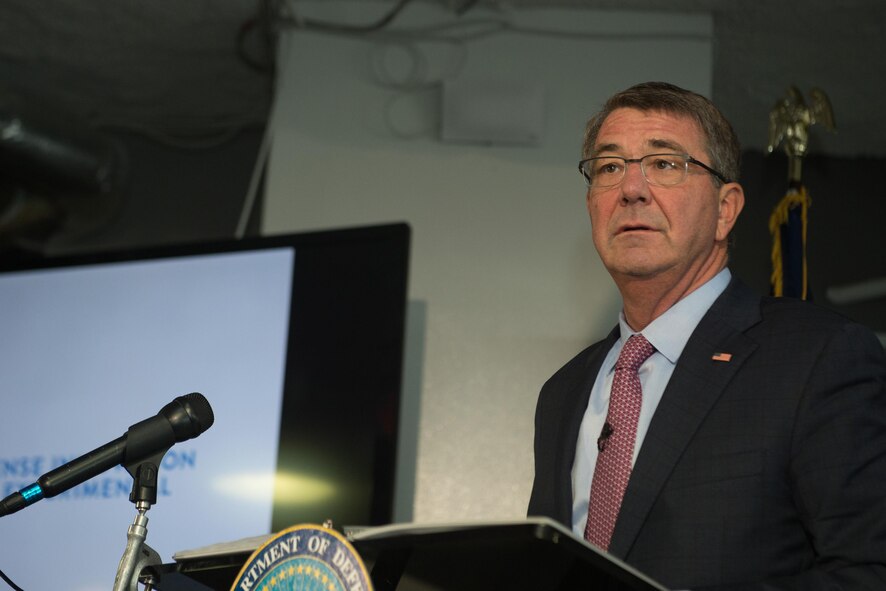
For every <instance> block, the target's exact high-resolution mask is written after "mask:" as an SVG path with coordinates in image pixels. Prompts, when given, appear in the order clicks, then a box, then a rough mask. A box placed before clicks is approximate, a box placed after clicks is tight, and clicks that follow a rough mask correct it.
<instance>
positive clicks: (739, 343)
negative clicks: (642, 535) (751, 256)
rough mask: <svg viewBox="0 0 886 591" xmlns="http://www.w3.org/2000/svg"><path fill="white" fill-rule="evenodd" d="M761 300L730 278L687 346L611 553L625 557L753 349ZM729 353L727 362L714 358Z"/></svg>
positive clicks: (660, 410) (640, 460)
mask: <svg viewBox="0 0 886 591" xmlns="http://www.w3.org/2000/svg"><path fill="white" fill-rule="evenodd" d="M759 308H760V298H759V297H757V296H756V295H755V294H753V293H752V292H751V291H750V290H749V289H748V288H747V287H745V286H744V284H742V283H741V282H739V281H737V280H735V279H733V280H732V282H731V283H730V284H729V286H728V287H727V288H726V290H725V291H724V292H723V294H722V295H721V296H720V297H719V298H718V299H717V301H716V302H714V305H713V306H711V309H710V310H709V311H708V313H707V314H705V316H704V317H703V318H702V320H701V322H699V324H698V326H697V327H696V329H695V331H694V332H693V333H692V336H691V337H690V338H689V341H688V342H687V343H686V347H685V348H684V350H683V352H682V354H681V355H680V359H679V361H678V362H677V366H676V367H675V368H674V373H673V374H672V376H671V379H670V381H669V382H668V385H667V387H666V388H665V391H664V394H663V395H662V399H661V402H660V403H659V405H658V408H657V409H656V411H655V415H654V416H653V418H652V422H651V423H650V425H649V430H648V431H647V433H646V437H645V439H644V441H643V447H642V449H641V450H640V453H639V455H638V456H637V461H636V463H635V465H634V469H633V472H632V473H631V479H630V481H629V482H628V488H627V490H626V491H625V496H624V500H623V501H622V506H621V511H620V513H619V517H618V521H617V523H616V526H615V532H614V533H613V537H612V542H611V544H610V546H609V552H610V553H612V554H613V555H615V556H618V557H619V558H625V557H626V556H627V554H628V552H629V551H630V549H631V546H632V545H633V543H634V541H635V540H636V538H637V535H638V533H639V532H640V529H641V527H642V526H643V523H644V522H645V520H646V517H647V515H648V514H649V511H650V509H651V508H652V505H653V504H654V503H655V500H656V498H657V497H658V495H659V493H660V492H661V489H662V487H663V486H664V484H665V482H666V481H667V479H668V476H669V475H670V473H671V471H672V470H673V468H674V466H675V465H676V464H677V462H678V461H679V460H680V457H681V455H682V453H683V451H684V450H685V449H686V446H687V445H689V442H690V441H691V440H692V437H693V436H694V435H695V432H696V431H697V430H698V427H699V425H700V424H701V423H702V421H703V420H704V418H705V416H706V415H707V414H708V412H709V411H710V409H711V407H712V406H713V405H714V404H715V403H716V401H717V399H718V398H719V397H720V396H721V394H722V393H723V391H724V390H725V389H726V387H727V385H728V384H729V382H730V381H731V380H732V378H733V376H734V375H735V373H736V372H737V371H738V370H739V369H740V368H741V366H742V365H743V364H744V362H745V361H746V360H747V358H748V357H749V356H750V355H751V353H752V352H753V350H754V349H755V348H756V346H757V345H756V343H755V342H754V341H752V340H751V339H749V338H748V337H746V336H745V335H744V331H745V330H747V328H748V327H750V326H752V325H753V324H756V323H757V322H759V319H760V311H759ZM721 353H727V354H730V355H731V357H729V358H728V361H726V360H723V358H722V357H721V360H719V361H718V360H715V359H712V357H714V356H715V355H717V354H721Z"/></svg>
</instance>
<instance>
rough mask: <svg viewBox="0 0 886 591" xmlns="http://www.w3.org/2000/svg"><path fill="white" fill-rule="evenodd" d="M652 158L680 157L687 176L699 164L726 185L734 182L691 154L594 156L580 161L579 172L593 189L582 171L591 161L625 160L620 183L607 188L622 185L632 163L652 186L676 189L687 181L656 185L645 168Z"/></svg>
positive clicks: (683, 179) (658, 153)
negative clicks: (638, 167)
mask: <svg viewBox="0 0 886 591" xmlns="http://www.w3.org/2000/svg"><path fill="white" fill-rule="evenodd" d="M650 156H680V157H681V158H683V159H685V160H686V166H685V168H684V170H685V173H686V175H688V174H689V165H690V164H697V165H698V166H701V167H702V168H703V169H705V170H706V171H707V172H708V173H710V174H712V175H714V177H716V178H717V180H719V181H720V182H721V183H723V184H724V185H727V184H729V183H731V182H732V181H730V180H728V179H727V178H726V177H725V176H723V175H722V174H720V173H719V172H717V171H716V170H714V169H713V168H711V167H710V166H708V165H707V164H705V163H704V162H701V161H700V160H696V159H695V158H693V157H692V156H690V155H689V154H679V153H676V152H654V153H652V154H646V155H644V156H640V157H639V158H624V157H622V156H592V157H591V158H585V159H584V160H580V161H579V162H578V172H579V173H580V174H581V178H583V179H584V181H585V184H586V185H587V186H588V187H591V186H592V184H591V181H590V180H589V179H588V177H587V176H585V171H584V170H583V169H582V166H583V165H584V163H585V162H590V161H591V160H602V159H603V158H617V159H619V160H623V161H624V163H625V169H624V173H623V174H622V177H621V179H619V181H618V182H617V183H615V184H612V185H605V187H606V188H608V187H617V186H618V185H619V184H621V182H622V181H624V178H625V177H624V175H626V174H627V173H628V164H630V163H631V162H636V163H637V164H639V165H640V173H641V174H642V175H643V178H644V179H645V180H646V182H647V183H650V184H652V185H655V186H657V187H676V186H677V185H679V184H680V183H682V182H683V181H685V180H686V176H684V177H683V178H682V179H681V180H680V181H679V182H677V183H674V184H673V185H660V184H658V183H654V182H652V181H650V180H649V177H647V176H646V170H645V169H644V168H643V160H644V159H646V158H649V157H650Z"/></svg>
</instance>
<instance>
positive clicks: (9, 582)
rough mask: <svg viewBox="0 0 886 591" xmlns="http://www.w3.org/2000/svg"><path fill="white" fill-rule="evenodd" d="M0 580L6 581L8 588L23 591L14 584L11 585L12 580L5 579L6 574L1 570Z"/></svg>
mask: <svg viewBox="0 0 886 591" xmlns="http://www.w3.org/2000/svg"><path fill="white" fill-rule="evenodd" d="M0 579H3V580H4V581H6V584H7V585H9V586H10V587H12V588H13V589H14V590H15V591H25V590H24V589H22V588H21V587H19V586H18V585H16V584H15V583H13V582H12V579H10V578H9V577H7V576H6V573H4V572H3V571H2V570H0Z"/></svg>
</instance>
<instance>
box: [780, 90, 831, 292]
mask: <svg viewBox="0 0 886 591" xmlns="http://www.w3.org/2000/svg"><path fill="white" fill-rule="evenodd" d="M809 94H810V102H809V104H808V105H807V104H806V101H805V100H804V99H803V95H802V94H801V93H800V91H799V90H798V89H797V87H796V86H791V87H789V88H788V92H787V94H786V95H785V97H784V98H782V99H780V100H779V101H777V102H776V104H775V107H773V109H772V110H771V111H770V112H769V145H768V146H767V151H768V152H769V153H772V152H773V151H774V150H775V149H776V148H777V147H778V146H779V144H782V145H783V147H784V151H785V153H786V154H787V156H788V188H787V192H786V193H785V196H784V197H783V198H782V199H781V201H779V203H778V205H776V206H775V208H774V209H773V211H772V215H771V216H770V218H769V232H770V234H771V235H772V253H771V259H772V274H771V276H770V283H771V287H772V295H774V296H777V297H781V296H788V297H795V298H800V299H803V300H805V299H809V297H810V295H811V294H810V293H809V277H808V264H807V260H806V240H807V234H808V226H809V208H810V207H811V205H812V200H811V199H810V198H809V193H808V192H807V191H806V187H805V186H804V185H803V179H802V172H803V157H804V156H805V155H806V152H807V150H808V147H809V126H810V125H813V124H815V123H820V124H822V125H824V126H825V127H826V128H827V129H829V130H831V131H833V130H834V113H833V109H832V108H831V103H830V100H829V99H828V97H827V95H826V94H825V93H824V91H822V90H820V89H817V88H813V89H812V90H811V91H810V93H809Z"/></svg>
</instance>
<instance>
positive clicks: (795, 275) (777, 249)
mask: <svg viewBox="0 0 886 591" xmlns="http://www.w3.org/2000/svg"><path fill="white" fill-rule="evenodd" d="M810 205H811V200H810V199H809V194H808V193H807V192H806V187H804V186H803V185H802V184H797V185H796V186H792V187H791V188H789V189H788V192H787V193H786V194H785V196H784V197H783V198H782V199H781V201H779V203H778V205H776V206H775V209H774V210H773V211H772V215H771V216H770V217H769V233H770V234H772V276H771V277H770V283H771V284H772V295H774V296H777V297H781V296H788V297H793V298H799V299H802V300H805V299H808V298H809V296H810V294H809V285H808V279H807V267H806V228H807V224H808V219H809V206H810Z"/></svg>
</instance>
